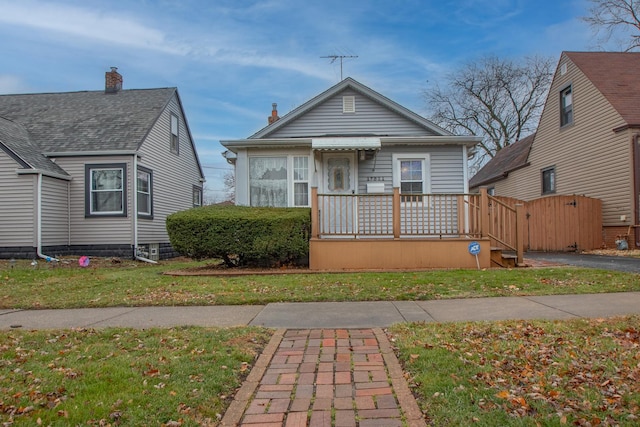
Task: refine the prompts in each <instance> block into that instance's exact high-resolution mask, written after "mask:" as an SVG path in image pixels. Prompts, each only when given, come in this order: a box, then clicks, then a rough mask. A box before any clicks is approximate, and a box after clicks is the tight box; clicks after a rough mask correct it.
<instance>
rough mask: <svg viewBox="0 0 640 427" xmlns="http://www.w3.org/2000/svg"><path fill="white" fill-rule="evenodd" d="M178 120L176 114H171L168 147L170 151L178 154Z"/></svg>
mask: <svg viewBox="0 0 640 427" xmlns="http://www.w3.org/2000/svg"><path fill="white" fill-rule="evenodd" d="M179 129H180V126H179V122H178V116H176V115H175V114H171V135H170V138H171V140H170V149H171V152H172V153H175V154H178V152H179V148H180V145H179V141H180V138H179Z"/></svg>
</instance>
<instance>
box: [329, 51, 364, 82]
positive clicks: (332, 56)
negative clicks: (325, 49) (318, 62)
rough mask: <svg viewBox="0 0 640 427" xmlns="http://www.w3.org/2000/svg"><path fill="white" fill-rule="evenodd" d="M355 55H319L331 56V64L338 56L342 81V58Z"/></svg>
mask: <svg viewBox="0 0 640 427" xmlns="http://www.w3.org/2000/svg"><path fill="white" fill-rule="evenodd" d="M357 57H358V55H327V56H321V57H320V58H331V64H333V63H334V62H336V60H337V59H338V58H339V59H340V81H342V60H343V59H344V58H357Z"/></svg>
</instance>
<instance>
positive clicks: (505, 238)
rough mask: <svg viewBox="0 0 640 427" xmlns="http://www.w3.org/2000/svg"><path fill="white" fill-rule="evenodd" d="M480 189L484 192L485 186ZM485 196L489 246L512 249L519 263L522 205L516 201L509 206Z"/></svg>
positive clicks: (520, 254)
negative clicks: (512, 205) (513, 205)
mask: <svg viewBox="0 0 640 427" xmlns="http://www.w3.org/2000/svg"><path fill="white" fill-rule="evenodd" d="M480 191H481V193H482V192H483V191H484V193H486V188H481V189H480ZM486 198H487V203H486V205H485V206H487V211H488V212H487V213H488V215H487V217H488V218H489V223H488V227H489V228H488V232H487V235H488V236H489V239H490V240H491V246H492V247H493V246H496V247H500V248H506V249H508V250H512V251H514V252H515V253H516V263H517V265H521V264H522V262H523V256H524V221H525V218H524V205H522V204H519V203H517V204H516V205H515V207H511V206H509V205H507V204H506V203H504V202H502V201H500V200H498V199H497V198H495V197H492V196H489V195H487V196H486Z"/></svg>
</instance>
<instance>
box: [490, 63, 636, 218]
mask: <svg viewBox="0 0 640 427" xmlns="http://www.w3.org/2000/svg"><path fill="white" fill-rule="evenodd" d="M562 62H566V63H567V65H568V67H567V73H566V74H565V75H564V76H560V74H559V72H558V73H557V74H556V76H555V78H554V82H553V84H552V87H551V89H550V92H549V97H548V99H547V102H546V105H545V108H544V112H543V115H542V117H541V120H540V125H539V127H538V132H537V134H536V138H535V142H534V144H533V146H532V148H531V153H530V155H529V161H530V165H529V166H528V167H526V168H524V169H522V170H520V171H516V172H512V173H511V174H510V175H509V177H508V178H507V180H506V181H505V182H500V183H496V185H495V188H496V194H498V195H505V196H511V197H517V198H520V199H523V200H532V199H536V198H538V197H541V196H542V183H541V181H542V179H541V170H542V169H544V168H547V167H551V166H554V167H555V173H556V194H580V195H585V196H588V197H594V198H597V199H600V200H602V211H603V225H605V226H611V225H628V222H627V223H623V222H621V221H620V215H626V216H627V218H632V208H633V206H632V205H633V178H632V170H633V166H632V159H633V156H632V153H631V137H630V135H629V134H628V133H627V132H619V133H614V132H613V129H614V128H616V127H619V126H622V125H624V124H625V123H624V121H623V119H622V117H620V115H619V114H618V113H617V112H616V111H615V109H614V108H613V107H612V106H611V104H609V102H608V101H607V100H606V98H604V96H603V95H602V94H601V93H600V92H599V91H598V90H597V89H596V88H595V87H594V86H593V84H592V83H591V82H590V81H589V80H588V79H587V78H586V77H585V75H584V74H583V73H582V72H581V71H580V70H579V69H578V68H577V67H576V66H575V65H574V64H573V63H572V62H570V61H568V58H566V57H564V56H563V57H562V58H561V63H562ZM568 84H571V85H572V92H573V124H571V125H568V126H564V127H562V128H561V127H560V98H559V97H560V95H559V93H560V91H561V90H562V89H563V88H565V87H566V86H567V85H568Z"/></svg>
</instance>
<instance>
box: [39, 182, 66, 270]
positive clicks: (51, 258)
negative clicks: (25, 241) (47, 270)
mask: <svg viewBox="0 0 640 427" xmlns="http://www.w3.org/2000/svg"><path fill="white" fill-rule="evenodd" d="M36 203H37V219H36V229H37V231H36V234H37V236H36V239H37V241H38V243H37V248H36V254H37V255H38V257H40V258H42V259H44V260H46V261H47V262H51V261H56V262H57V261H60V260H59V259H58V258H54V257H51V256H49V255H45V254H43V253H42V173H39V174H38V195H37V201H36Z"/></svg>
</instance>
